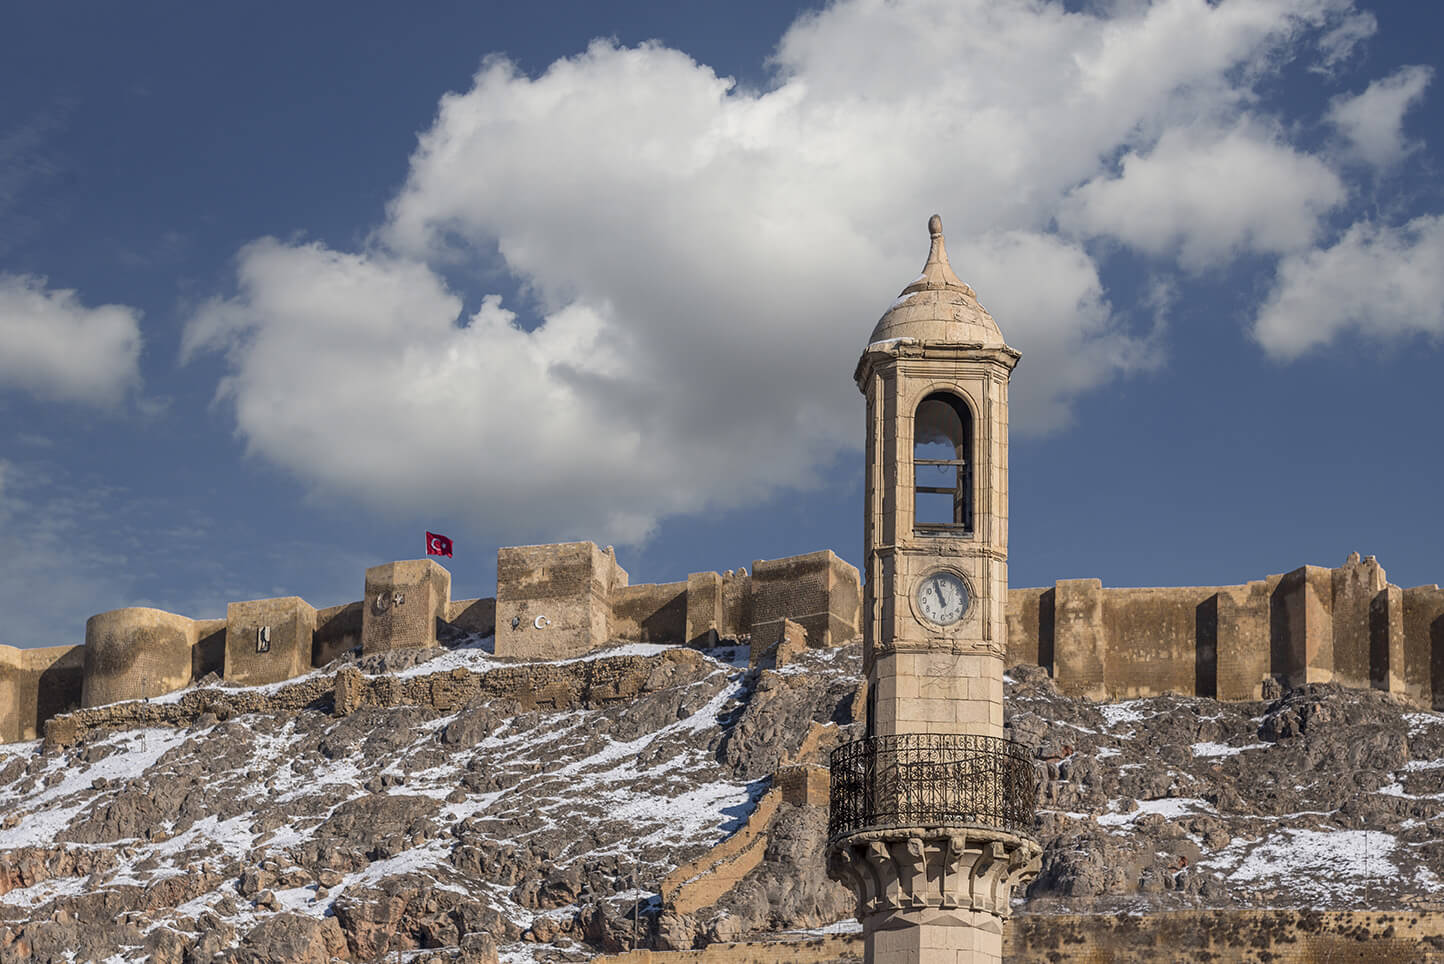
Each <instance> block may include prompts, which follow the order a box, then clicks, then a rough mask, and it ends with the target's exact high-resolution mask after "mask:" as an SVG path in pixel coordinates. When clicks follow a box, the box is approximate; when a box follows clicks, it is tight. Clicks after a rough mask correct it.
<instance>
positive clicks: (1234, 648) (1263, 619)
mask: <svg viewBox="0 0 1444 964" xmlns="http://www.w3.org/2000/svg"><path fill="white" fill-rule="evenodd" d="M1007 625H1008V661H1009V663H1010V664H1016V663H1036V664H1037V665H1040V666H1043V667H1045V668H1047V669H1048V670H1049V671H1050V672H1051V673H1052V675H1053V678H1054V679H1055V680H1056V681H1057V684H1058V687H1059V688H1060V689H1061V690H1062V691H1063V692H1065V693H1067V694H1068V695H1070V696H1082V697H1086V698H1089V699H1095V700H1103V699H1128V698H1131V697H1138V696H1153V695H1157V694H1160V693H1165V692H1175V693H1182V694H1187V695H1196V696H1208V697H1217V698H1219V699H1228V700H1243V699H1260V698H1262V696H1263V692H1264V681H1265V680H1266V679H1268V678H1270V677H1273V678H1276V679H1278V680H1279V681H1280V682H1282V683H1283V684H1284V685H1286V686H1300V685H1303V684H1304V683H1320V682H1331V681H1334V682H1339V683H1341V684H1343V685H1345V686H1351V687H1355V688H1359V689H1369V688H1373V689H1380V690H1385V691H1387V692H1391V693H1397V694H1399V695H1400V696H1402V697H1405V698H1407V699H1409V700H1412V701H1413V702H1415V703H1417V704H1418V705H1421V706H1427V705H1431V703H1441V702H1444V591H1441V590H1440V589H1439V588H1438V587H1437V586H1420V587H1417V588H1415V589H1404V590H1401V589H1400V588H1399V587H1397V586H1391V585H1389V583H1388V581H1387V579H1386V578H1385V574H1384V570H1383V569H1382V568H1381V567H1380V566H1379V564H1378V562H1377V561H1376V560H1375V559H1374V558H1373V557H1372V556H1371V557H1369V558H1367V559H1361V558H1359V556H1358V554H1357V553H1355V554H1354V555H1352V556H1350V557H1349V559H1348V560H1347V561H1346V562H1345V563H1344V565H1342V566H1340V567H1338V568H1336V569H1327V568H1324V567H1322V566H1302V567H1300V568H1298V569H1295V570H1293V571H1292V572H1288V573H1283V574H1280V575H1275V576H1269V577H1267V578H1266V579H1260V580H1255V581H1253V582H1249V583H1245V584H1243V585H1238V586H1195V587H1185V588H1177V589H1112V588H1104V587H1103V585H1102V583H1101V582H1099V580H1097V579H1062V580H1059V581H1058V582H1057V583H1055V584H1054V586H1053V587H1052V588H1042V589H1036V588H1034V589H1012V590H1009V593H1008V604H1007ZM1436 694H1437V695H1436Z"/></svg>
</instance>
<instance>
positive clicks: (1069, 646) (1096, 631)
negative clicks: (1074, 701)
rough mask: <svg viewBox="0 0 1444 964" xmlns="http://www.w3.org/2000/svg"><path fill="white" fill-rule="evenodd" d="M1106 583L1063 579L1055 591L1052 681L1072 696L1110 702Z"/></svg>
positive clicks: (1091, 580)
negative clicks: (1104, 589)
mask: <svg viewBox="0 0 1444 964" xmlns="http://www.w3.org/2000/svg"><path fill="white" fill-rule="evenodd" d="M1107 658H1108V637H1107V635H1106V633H1105V630H1104V628H1103V583H1102V582H1101V581H1099V580H1097V579H1060V580H1058V582H1057V583H1056V584H1055V585H1054V587H1053V667H1052V671H1053V679H1054V680H1056V681H1057V683H1058V689H1059V690H1061V691H1062V692H1064V693H1067V694H1068V695H1069V696H1079V697H1084V698H1086V699H1090V700H1103V699H1107V698H1108V686H1107V680H1106V676H1105V674H1106V663H1107Z"/></svg>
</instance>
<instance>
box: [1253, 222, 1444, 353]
mask: <svg viewBox="0 0 1444 964" xmlns="http://www.w3.org/2000/svg"><path fill="white" fill-rule="evenodd" d="M1440 265H1444V217H1421V218H1415V219H1414V220H1412V221H1410V222H1409V223H1408V224H1406V225H1404V226H1403V227H1402V228H1393V227H1387V226H1380V225H1377V224H1375V223H1373V222H1370V221H1363V222H1360V223H1358V224H1355V225H1354V226H1353V227H1351V228H1349V230H1348V231H1347V232H1345V234H1344V236H1343V237H1342V238H1340V239H1339V241H1338V243H1337V244H1334V245H1333V246H1331V247H1329V248H1325V249H1321V250H1316V251H1309V252H1306V253H1302V254H1297V255H1292V256H1290V257H1288V258H1285V259H1284V261H1283V263H1282V264H1281V265H1280V266H1279V271H1278V280H1277V282H1276V284H1275V285H1274V288H1273V290H1272V291H1271V292H1270V293H1269V296H1268V298H1267V300H1266V301H1265V302H1264V305H1263V307H1262V308H1261V309H1260V311H1259V313H1258V316H1257V318H1256V319H1255V322H1254V329H1253V331H1254V337H1255V338H1257V339H1258V341H1259V343H1260V344H1262V345H1263V347H1264V349H1265V350H1267V351H1268V353H1269V354H1270V355H1273V356H1274V357H1276V358H1280V359H1291V358H1296V357H1298V356H1299V355H1302V354H1304V353H1305V352H1307V351H1309V350H1310V349H1313V348H1317V347H1319V346H1321V345H1324V344H1326V343H1328V342H1329V341H1331V340H1333V339H1334V338H1335V337H1336V336H1337V335H1339V334H1340V333H1341V332H1344V331H1348V330H1353V331H1357V332H1359V333H1360V334H1363V335H1368V336H1371V337H1375V338H1381V339H1390V340H1397V339H1400V338H1403V337H1407V336H1409V335H1416V334H1423V335H1426V336H1429V337H1431V338H1434V339H1438V338H1440V337H1441V336H1444V272H1441V271H1440V270H1439V266H1440Z"/></svg>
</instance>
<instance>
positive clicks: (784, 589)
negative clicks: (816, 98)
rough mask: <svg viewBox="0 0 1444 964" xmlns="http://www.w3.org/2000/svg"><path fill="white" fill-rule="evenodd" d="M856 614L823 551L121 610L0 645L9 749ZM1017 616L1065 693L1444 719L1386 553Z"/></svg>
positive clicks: (568, 548) (1427, 658) (396, 582)
mask: <svg viewBox="0 0 1444 964" xmlns="http://www.w3.org/2000/svg"><path fill="white" fill-rule="evenodd" d="M860 607H861V593H860V588H859V584H858V573H857V570H856V569H855V568H853V567H852V566H851V565H849V564H848V563H846V562H844V561H843V560H842V559H840V558H839V557H838V556H837V555H835V554H834V553H832V552H830V551H827V550H824V551H822V552H814V553H809V554H807V555H801V556H791V557H788V558H784V559H774V560H759V561H756V562H754V563H753V565H752V569H751V571H748V570H747V569H738V570H735V571H727V572H721V573H718V572H700V573H693V574H691V575H689V576H688V577H687V579H686V580H679V581H677V582H668V583H649V584H643V585H636V586H633V585H630V584H629V581H628V577H627V572H626V570H625V569H623V568H622V567H621V566H620V565H618V563H617V560H616V556H615V553H614V552H612V550H611V549H610V548H601V547H598V546H596V545H594V544H593V543H590V542H572V543H562V544H558V545H541V546H514V547H506V548H502V549H500V550H499V551H498V553H497V587H496V596H494V597H489V598H481V599H457V600H453V599H451V575H450V573H449V572H448V571H447V570H446V569H445V568H444V567H442V566H440V565H438V564H437V563H436V562H434V561H431V560H428V559H413V560H405V561H400V562H391V563H387V564H385V565H381V566H375V567H372V568H371V569H368V570H367V571H366V576H365V584H364V598H363V599H361V600H358V601H355V602H349V603H344V604H342V605H339V606H330V607H327V608H324V609H316V608H313V607H312V606H311V605H310V604H309V603H307V602H306V601H305V600H303V599H301V598H299V597H297V596H285V597H281V598H278V599H257V600H250V601H246V602H237V603H231V604H230V605H229V606H228V607H227V611H226V617H225V618H224V619H190V618H187V617H185V616H181V615H177V614H175V613H168V612H164V611H162V610H159V609H144V608H128V609H116V610H112V611H110V612H105V613H100V614H98V615H96V616H92V617H91V618H90V620H89V621H88V622H87V623H86V633H85V645H80V646H52V647H44V648H36V649H17V648H14V647H10V646H0V742H12V741H15V740H27V739H34V738H36V737H38V736H39V735H40V733H41V732H42V730H43V726H44V722H45V720H47V719H49V718H51V717H52V716H55V715H57V714H59V713H64V712H67V711H69V710H72V709H75V708H77V707H82V706H85V707H88V706H100V705H103V704H106V703H113V702H117V701H120V700H132V699H141V698H146V697H155V696H161V695H163V694H165V693H170V692H174V691H175V690H179V689H182V688H184V687H186V686H189V685H191V684H192V683H193V682H195V681H197V680H200V679H202V678H203V677H206V676H208V675H210V674H212V673H214V674H215V675H216V676H219V677H221V678H223V679H227V680H232V681H234V682H237V683H243V684H257V683H276V682H280V681H282V680H286V679H291V678H293V677H297V676H301V675H304V674H305V673H307V672H309V671H310V670H311V669H312V668H313V667H319V666H324V665H326V664H327V663H329V662H330V661H331V660H333V659H335V658H336V657H337V656H339V655H341V654H342V653H345V652H347V651H349V650H353V649H357V648H359V649H360V651H361V652H362V653H374V652H381V651H384V650H389V649H402V648H409V647H426V646H436V645H438V644H439V642H440V641H443V640H446V639H449V638H453V637H455V636H458V635H460V634H474V635H478V636H488V635H491V634H492V633H495V640H496V642H495V649H496V655H497V656H498V657H501V658H510V659H518V660H527V659H566V658H570V657H574V656H580V655H583V654H585V653H588V652H591V651H593V650H596V649H598V648H601V647H603V646H606V645H608V644H611V643H616V642H649V643H669V644H688V645H692V646H700V647H707V646H710V645H713V644H715V643H717V642H718V641H721V640H737V639H747V638H749V637H750V639H751V641H752V642H753V643H754V644H756V647H757V648H758V651H759V652H765V651H768V650H771V649H772V648H773V647H776V646H777V645H778V644H779V643H782V644H783V645H784V646H787V645H796V643H795V642H790V641H788V640H787V639H785V634H786V633H787V632H789V631H790V632H792V633H793V634H794V635H796V634H798V633H800V634H802V635H803V636H805V643H804V645H808V646H813V647H825V646H832V645H837V644H839V643H843V642H848V641H850V640H852V639H854V638H855V637H856V636H858V634H859V633H860V615H861V614H860ZM1006 618H1007V660H1006V663H1007V665H1009V666H1012V665H1017V664H1019V663H1028V664H1034V665H1039V666H1042V667H1043V668H1045V669H1047V670H1048V672H1049V673H1050V674H1051V675H1052V676H1053V678H1054V680H1055V681H1056V683H1057V685H1058V687H1059V689H1060V690H1061V691H1062V692H1064V693H1066V694H1068V695H1071V696H1081V697H1087V698H1089V699H1094V700H1112V699H1129V698H1134V697H1143V696H1157V695H1162V694H1164V693H1175V694H1178V695H1184V696H1209V697H1215V698H1218V699H1224V700H1250V699H1260V698H1263V697H1265V696H1266V695H1271V694H1272V693H1273V692H1274V690H1275V688H1277V687H1278V686H1280V685H1281V686H1298V685H1302V684H1304V683H1315V682H1337V683H1341V684H1343V685H1345V686H1350V687H1355V688H1359V689H1376V690H1382V691H1385V692H1389V693H1394V694H1396V695H1398V696H1400V697H1402V698H1404V699H1406V700H1407V701H1409V702H1411V703H1413V704H1414V705H1417V706H1421V707H1425V708H1435V709H1441V708H1444V589H1441V588H1440V587H1439V586H1437V585H1425V586H1415V587H1413V588H1407V589H1405V588H1400V587H1399V586H1395V585H1392V584H1390V583H1389V582H1388V581H1387V579H1386V577H1385V572H1384V570H1383V568H1382V567H1381V566H1380V565H1379V563H1378V562H1377V560H1375V559H1374V558H1373V557H1372V556H1369V557H1364V558H1360V557H1359V556H1358V555H1357V554H1354V555H1352V556H1350V558H1349V560H1348V561H1347V562H1346V563H1345V564H1344V565H1343V566H1340V567H1338V568H1335V569H1329V568H1326V567H1322V566H1303V567H1300V568H1298V569H1295V570H1293V571H1292V572H1288V573H1283V574H1278V575H1271V576H1267V577H1265V578H1263V579H1258V580H1254V581H1252V582H1247V583H1243V584H1240V585H1236V586H1192V587H1172V588H1138V589H1134V588H1112V587H1104V586H1103V585H1102V584H1101V582H1100V581H1099V580H1097V579H1065V580H1059V581H1058V582H1057V583H1055V584H1054V585H1053V586H1051V587H1046V588H1016V589H1010V590H1009V591H1008V597H1007V604H1006ZM789 625H790V626H791V627H792V628H791V629H790V630H788V628H787V627H788V626H789Z"/></svg>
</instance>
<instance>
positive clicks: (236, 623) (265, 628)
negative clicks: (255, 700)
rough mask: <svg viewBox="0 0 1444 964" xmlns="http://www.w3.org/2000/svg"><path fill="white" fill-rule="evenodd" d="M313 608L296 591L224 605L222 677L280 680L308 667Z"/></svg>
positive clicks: (243, 680)
mask: <svg viewBox="0 0 1444 964" xmlns="http://www.w3.org/2000/svg"><path fill="white" fill-rule="evenodd" d="M315 634H316V610H315V609H313V608H312V607H311V605H310V604H309V603H307V602H306V600H304V599H302V598H301V597H300V596H282V597H281V598H279V599H253V600H251V601H250V602H239V603H231V604H230V605H229V606H227V607H226V665H225V676H226V679H229V680H234V681H235V682H237V683H245V684H260V683H279V682H281V680H286V679H292V678H294V677H297V676H303V675H305V673H306V672H307V671H308V670H309V669H310V668H311V650H312V641H313V637H314V636H315Z"/></svg>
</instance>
